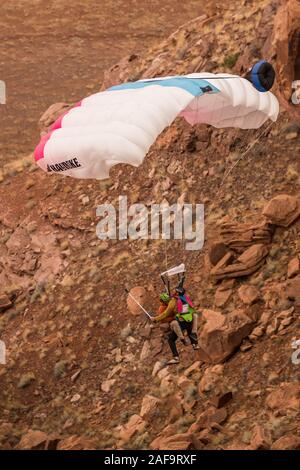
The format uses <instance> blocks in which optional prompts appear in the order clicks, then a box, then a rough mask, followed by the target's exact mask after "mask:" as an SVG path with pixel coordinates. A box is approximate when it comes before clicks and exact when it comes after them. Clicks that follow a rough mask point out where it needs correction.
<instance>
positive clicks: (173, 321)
mask: <svg viewBox="0 0 300 470" xmlns="http://www.w3.org/2000/svg"><path fill="white" fill-rule="evenodd" d="M160 302H161V306H160V308H159V312H158V315H157V316H155V317H153V318H152V320H153V321H154V322H155V323H158V322H162V321H164V322H169V325H170V332H169V334H168V343H169V346H170V349H171V351H172V354H173V358H172V359H171V360H170V361H169V362H168V364H170V365H171V364H178V363H179V362H180V359H179V353H178V350H177V347H176V341H177V339H180V341H181V342H182V343H183V344H184V345H185V346H187V345H188V344H189V341H188V338H186V337H185V336H184V332H185V331H186V332H187V335H188V337H189V339H190V342H191V344H192V346H193V348H194V349H198V348H199V347H198V338H197V317H196V312H195V309H194V307H193V305H192V302H191V300H190V298H189V297H188V296H186V295H185V290H184V288H183V287H181V286H180V287H177V289H176V292H175V294H174V295H173V296H170V295H169V294H167V293H166V292H164V293H163V294H161V295H160Z"/></svg>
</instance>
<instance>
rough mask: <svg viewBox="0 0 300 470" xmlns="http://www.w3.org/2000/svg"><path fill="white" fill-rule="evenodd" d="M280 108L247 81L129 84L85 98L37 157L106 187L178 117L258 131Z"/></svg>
mask: <svg viewBox="0 0 300 470" xmlns="http://www.w3.org/2000/svg"><path fill="white" fill-rule="evenodd" d="M278 111H279V105H278V101H277V99H276V98H275V96H274V95H273V94H272V93H271V92H268V91H267V92H260V91H258V90H257V89H256V88H255V87H254V86H252V84H251V83H250V82H249V81H248V80H247V79H245V78H242V77H239V76H237V75H229V74H211V73H205V72H203V73H193V74H190V75H184V76H173V77H164V78H155V79H147V80H140V81H137V82H129V83H124V84H122V85H117V86H113V87H111V88H109V89H108V90H106V91H103V92H100V93H96V94H94V95H91V96H88V97H87V98H84V99H83V100H82V101H80V102H79V103H77V105H76V106H75V107H74V108H72V109H70V110H69V111H67V112H66V113H65V114H64V115H63V116H61V117H60V118H59V119H58V120H57V121H56V122H55V123H54V124H53V125H52V127H51V129H50V132H49V133H48V134H47V135H45V136H43V137H42V138H41V141H40V143H39V145H38V146H37V147H36V149H35V152H34V154H35V159H36V161H37V164H38V165H39V166H40V167H41V168H42V169H43V170H45V171H48V172H53V173H61V174H63V175H69V176H73V177H75V178H96V179H104V178H107V177H108V176H109V170H110V168H111V167H112V166H114V165H116V164H118V163H127V164H130V165H133V166H139V165H140V164H141V163H142V162H143V160H144V158H145V156H146V154H147V152H148V150H149V148H150V146H151V145H152V144H153V142H154V141H155V140H156V138H157V137H158V135H159V134H160V133H161V132H162V131H163V130H164V129H165V128H166V127H167V126H169V125H170V124H171V123H172V122H173V121H174V119H175V118H176V117H177V116H183V117H184V118H185V119H186V121H187V122H188V123H190V124H191V125H194V124H197V123H204V124H211V125H212V126H214V127H217V128H223V127H237V128H241V129H257V128H259V127H260V126H261V125H262V124H263V123H264V122H265V121H266V120H268V119H272V120H273V121H275V120H276V119H277V115H278Z"/></svg>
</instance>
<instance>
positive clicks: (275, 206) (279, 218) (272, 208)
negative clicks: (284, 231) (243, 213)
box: [263, 194, 300, 227]
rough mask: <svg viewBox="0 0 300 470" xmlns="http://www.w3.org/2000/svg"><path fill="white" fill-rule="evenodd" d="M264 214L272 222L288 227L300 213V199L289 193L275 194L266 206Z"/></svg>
mask: <svg viewBox="0 0 300 470" xmlns="http://www.w3.org/2000/svg"><path fill="white" fill-rule="evenodd" d="M263 215H264V216H265V217H266V219H267V220H268V221H269V222H270V223H271V224H274V225H280V226H281V227H288V226H289V225H291V224H292V223H293V222H294V221H295V220H296V219H297V218H298V217H299V215H300V204H299V201H298V199H297V198H296V197H295V196H290V195H288V194H281V195H279V196H275V197H274V198H273V199H271V200H270V201H269V202H268V203H267V204H266V206H265V207H264V209H263Z"/></svg>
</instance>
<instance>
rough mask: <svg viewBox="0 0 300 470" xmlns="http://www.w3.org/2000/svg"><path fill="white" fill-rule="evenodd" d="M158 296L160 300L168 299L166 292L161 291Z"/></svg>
mask: <svg viewBox="0 0 300 470" xmlns="http://www.w3.org/2000/svg"><path fill="white" fill-rule="evenodd" d="M159 298H160V300H162V302H169V300H170V296H169V294H167V293H166V292H163V293H162V294H160V296H159Z"/></svg>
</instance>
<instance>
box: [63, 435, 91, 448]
mask: <svg viewBox="0 0 300 470" xmlns="http://www.w3.org/2000/svg"><path fill="white" fill-rule="evenodd" d="M57 450H96V443H95V441H94V440H92V439H87V438H85V437H82V436H69V437H67V438H66V439H62V440H61V441H60V442H59V444H58V446H57Z"/></svg>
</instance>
